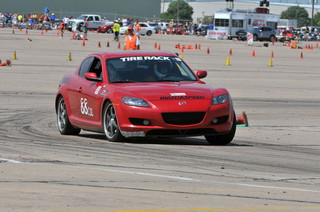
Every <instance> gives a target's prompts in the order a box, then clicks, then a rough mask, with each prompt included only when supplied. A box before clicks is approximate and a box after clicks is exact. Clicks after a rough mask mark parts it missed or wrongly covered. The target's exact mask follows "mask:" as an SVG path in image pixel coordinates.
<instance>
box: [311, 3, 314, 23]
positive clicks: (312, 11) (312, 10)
mask: <svg viewBox="0 0 320 212" xmlns="http://www.w3.org/2000/svg"><path fill="white" fill-rule="evenodd" d="M311 1H312V9H311V26H313V15H314V0H311Z"/></svg>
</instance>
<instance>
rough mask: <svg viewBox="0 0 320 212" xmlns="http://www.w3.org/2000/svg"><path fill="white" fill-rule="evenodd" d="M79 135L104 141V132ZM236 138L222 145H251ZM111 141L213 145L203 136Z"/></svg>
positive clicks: (145, 143)
mask: <svg viewBox="0 0 320 212" xmlns="http://www.w3.org/2000/svg"><path fill="white" fill-rule="evenodd" d="M79 136H80V137H84V138H89V139H99V140H102V141H105V142H109V141H108V140H106V137H105V136H104V134H98V133H81V134H80V135H79ZM235 142H237V139H236V138H235V139H234V141H233V142H231V143H230V144H228V145H224V146H230V147H231V146H253V145H249V144H244V143H235ZM112 143H128V144H144V145H148V144H150V145H154V144H158V145H186V146H215V145H210V144H209V143H208V142H207V141H206V140H205V138H204V137H199V138H197V137H147V138H130V139H126V140H125V141H121V142H112Z"/></svg>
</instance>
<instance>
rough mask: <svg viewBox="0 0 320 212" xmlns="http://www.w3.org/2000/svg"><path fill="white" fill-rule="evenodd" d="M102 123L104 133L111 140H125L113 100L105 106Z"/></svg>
mask: <svg viewBox="0 0 320 212" xmlns="http://www.w3.org/2000/svg"><path fill="white" fill-rule="evenodd" d="M102 122H103V123H102V124H103V131H104V134H105V136H106V138H107V140H109V141H113V142H117V141H123V140H124V137H123V136H122V134H121V132H120V128H119V124H118V120H117V115H116V111H115V109H114V106H113V105H112V103H111V102H108V103H107V104H106V105H105V106H104V108H103V116H102Z"/></svg>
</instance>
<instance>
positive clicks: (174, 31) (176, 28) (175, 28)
mask: <svg viewBox="0 0 320 212" xmlns="http://www.w3.org/2000/svg"><path fill="white" fill-rule="evenodd" d="M183 33H184V27H183V25H182V24H174V25H173V28H172V30H171V29H170V27H168V28H167V34H175V35H182V34H183Z"/></svg>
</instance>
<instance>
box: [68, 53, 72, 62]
mask: <svg viewBox="0 0 320 212" xmlns="http://www.w3.org/2000/svg"><path fill="white" fill-rule="evenodd" d="M68 61H72V57H71V52H69V56H68Z"/></svg>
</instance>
